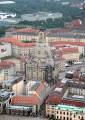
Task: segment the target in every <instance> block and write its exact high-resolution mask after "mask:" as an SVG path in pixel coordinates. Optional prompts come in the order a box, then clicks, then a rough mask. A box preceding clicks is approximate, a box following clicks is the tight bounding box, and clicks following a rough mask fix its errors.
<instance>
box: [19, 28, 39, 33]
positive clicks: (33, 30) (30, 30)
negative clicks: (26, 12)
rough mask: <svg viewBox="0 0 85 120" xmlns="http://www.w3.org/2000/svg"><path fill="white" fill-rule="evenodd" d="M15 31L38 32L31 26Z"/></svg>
mask: <svg viewBox="0 0 85 120" xmlns="http://www.w3.org/2000/svg"><path fill="white" fill-rule="evenodd" d="M17 32H26V33H30V32H39V30H37V29H33V28H22V29H18V30H17Z"/></svg>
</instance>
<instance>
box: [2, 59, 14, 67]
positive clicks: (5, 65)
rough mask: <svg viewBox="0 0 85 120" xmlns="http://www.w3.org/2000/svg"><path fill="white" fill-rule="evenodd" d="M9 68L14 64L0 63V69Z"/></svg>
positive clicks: (8, 62)
mask: <svg viewBox="0 0 85 120" xmlns="http://www.w3.org/2000/svg"><path fill="white" fill-rule="evenodd" d="M11 66H15V64H14V63H13V62H10V61H2V62H0V69H7V68H10V67H11Z"/></svg>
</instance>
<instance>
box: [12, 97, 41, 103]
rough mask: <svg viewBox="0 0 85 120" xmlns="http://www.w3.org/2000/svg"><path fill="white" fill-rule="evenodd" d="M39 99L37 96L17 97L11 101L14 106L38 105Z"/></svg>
mask: <svg viewBox="0 0 85 120" xmlns="http://www.w3.org/2000/svg"><path fill="white" fill-rule="evenodd" d="M39 103H40V100H39V98H38V97H37V96H36V95H31V96H15V97H13V98H12V99H11V104H14V105H38V104H39Z"/></svg>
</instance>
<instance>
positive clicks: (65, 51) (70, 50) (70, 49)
mask: <svg viewBox="0 0 85 120" xmlns="http://www.w3.org/2000/svg"><path fill="white" fill-rule="evenodd" d="M60 52H61V53H62V54H68V53H78V52H79V51H78V48H77V47H63V48H60Z"/></svg>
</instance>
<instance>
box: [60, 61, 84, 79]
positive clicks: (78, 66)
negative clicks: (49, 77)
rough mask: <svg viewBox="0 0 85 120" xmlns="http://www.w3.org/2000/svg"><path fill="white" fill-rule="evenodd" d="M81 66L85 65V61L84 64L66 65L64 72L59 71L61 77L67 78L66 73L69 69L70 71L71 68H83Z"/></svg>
mask: <svg viewBox="0 0 85 120" xmlns="http://www.w3.org/2000/svg"><path fill="white" fill-rule="evenodd" d="M81 67H85V62H83V63H82V64H78V65H71V66H70V67H66V68H65V70H64V71H63V72H60V73H59V79H63V78H65V74H66V73H67V72H68V71H70V70H76V69H78V68H81Z"/></svg>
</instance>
